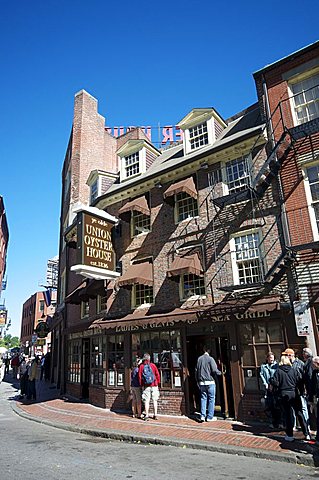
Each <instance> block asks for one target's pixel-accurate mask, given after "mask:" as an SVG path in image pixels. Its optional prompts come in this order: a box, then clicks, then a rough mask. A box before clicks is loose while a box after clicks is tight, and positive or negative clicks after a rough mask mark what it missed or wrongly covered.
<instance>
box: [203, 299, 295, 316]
mask: <svg viewBox="0 0 319 480" xmlns="http://www.w3.org/2000/svg"><path fill="white" fill-rule="evenodd" d="M282 307H285V308H286V307H287V303H285V302H281V300H280V297H279V296H273V297H263V298H260V299H256V297H255V298H253V297H251V298H239V299H234V300H225V301H223V302H219V303H215V304H214V305H212V306H211V307H209V308H208V309H207V310H205V311H204V312H203V315H204V316H205V317H207V316H215V315H227V314H235V313H242V312H249V313H257V312H264V311H267V312H274V311H276V310H280V309H281V308H282Z"/></svg>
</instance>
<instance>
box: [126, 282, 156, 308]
mask: <svg viewBox="0 0 319 480" xmlns="http://www.w3.org/2000/svg"><path fill="white" fill-rule="evenodd" d="M137 286H138V285H137V284H134V285H133V288H132V296H131V299H132V301H131V305H132V308H133V309H138V308H146V307H151V306H152V305H154V299H155V296H154V285H153V286H149V285H141V286H144V287H145V288H152V289H153V302H152V303H146V302H145V303H141V304H140V305H137V304H136V289H137Z"/></svg>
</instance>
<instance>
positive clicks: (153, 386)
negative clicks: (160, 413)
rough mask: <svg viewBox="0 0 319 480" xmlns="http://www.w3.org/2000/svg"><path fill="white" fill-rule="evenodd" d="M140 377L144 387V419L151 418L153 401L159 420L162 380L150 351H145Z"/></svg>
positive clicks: (155, 417) (140, 367) (155, 415)
mask: <svg viewBox="0 0 319 480" xmlns="http://www.w3.org/2000/svg"><path fill="white" fill-rule="evenodd" d="M138 378H139V382H140V385H141V386H142V388H143V393H142V400H143V402H144V416H143V420H145V421H147V420H149V408H150V402H151V400H152V401H153V410H154V415H153V418H154V420H157V404H158V399H159V396H160V393H159V388H158V387H159V384H160V381H161V378H160V374H159V371H158V369H157V366H156V365H155V364H154V363H152V362H151V356H150V354H149V353H144V355H143V358H142V363H141V365H140V366H139V370H138Z"/></svg>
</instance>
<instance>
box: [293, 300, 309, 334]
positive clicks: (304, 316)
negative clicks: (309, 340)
mask: <svg viewBox="0 0 319 480" xmlns="http://www.w3.org/2000/svg"><path fill="white" fill-rule="evenodd" d="M293 305H294V314H295V322H296V329H297V335H298V336H299V337H305V336H308V335H310V332H311V315H310V310H309V308H308V305H307V303H306V302H294V304H293Z"/></svg>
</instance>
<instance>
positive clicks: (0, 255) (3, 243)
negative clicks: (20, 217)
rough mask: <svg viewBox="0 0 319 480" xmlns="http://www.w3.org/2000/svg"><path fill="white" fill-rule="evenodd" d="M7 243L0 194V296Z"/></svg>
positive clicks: (4, 215)
mask: <svg viewBox="0 0 319 480" xmlns="http://www.w3.org/2000/svg"><path fill="white" fill-rule="evenodd" d="M8 243H9V229H8V223H7V217H6V212H5V208H4V202H3V197H1V196H0V296H1V290H2V282H3V279H4V275H5V272H6V261H7V249H8Z"/></svg>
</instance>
